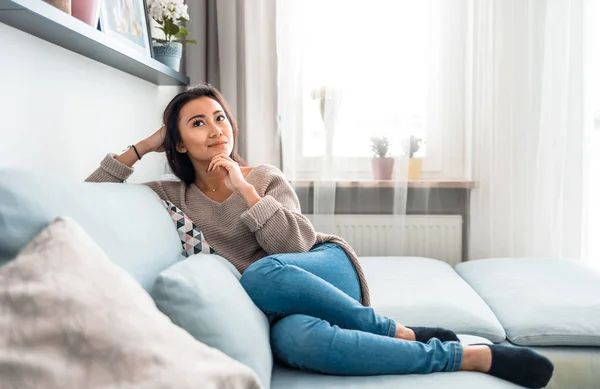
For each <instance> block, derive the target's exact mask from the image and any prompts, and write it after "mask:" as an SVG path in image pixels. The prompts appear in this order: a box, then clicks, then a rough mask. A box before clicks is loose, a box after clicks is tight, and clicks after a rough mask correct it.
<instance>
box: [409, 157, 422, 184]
mask: <svg viewBox="0 0 600 389" xmlns="http://www.w3.org/2000/svg"><path fill="white" fill-rule="evenodd" d="M422 164H423V159H422V158H410V159H409V160H408V179H409V180H411V181H416V180H420V179H421V166H422Z"/></svg>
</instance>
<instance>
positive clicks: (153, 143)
mask: <svg viewBox="0 0 600 389" xmlns="http://www.w3.org/2000/svg"><path fill="white" fill-rule="evenodd" d="M165 132H166V129H165V126H162V127H161V128H159V129H158V131H156V132H155V133H154V134H152V135H150V136H149V137H147V138H146V139H144V140H143V141H141V142H140V143H141V144H143V145H144V147H143V148H144V153H149V152H155V153H162V152H164V151H165V148H164V140H165Z"/></svg>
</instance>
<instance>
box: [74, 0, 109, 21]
mask: <svg viewBox="0 0 600 389" xmlns="http://www.w3.org/2000/svg"><path fill="white" fill-rule="evenodd" d="M71 1H72V6H71V7H72V9H73V16H75V17H76V18H77V19H79V20H81V21H82V22H84V23H86V24H89V25H90V26H92V27H94V28H96V26H98V18H99V17H100V5H101V3H102V1H101V0H71Z"/></svg>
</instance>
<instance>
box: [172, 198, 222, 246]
mask: <svg viewBox="0 0 600 389" xmlns="http://www.w3.org/2000/svg"><path fill="white" fill-rule="evenodd" d="M162 202H163V204H164V205H165V207H166V208H167V210H168V211H169V214H170V215H171V219H173V222H174V223H175V228H177V233H178V234H179V239H181V246H182V247H183V251H182V254H183V256H184V257H189V256H190V255H194V254H198V253H204V254H214V252H215V250H213V249H212V247H210V246H209V244H208V243H207V242H206V239H204V234H202V231H200V229H199V228H198V227H197V226H196V225H195V224H194V222H193V221H192V219H190V218H189V217H188V216H187V215H186V214H185V213H183V211H182V210H181V209H179V208H177V206H176V205H175V204H173V203H172V202H170V201H166V200H162Z"/></svg>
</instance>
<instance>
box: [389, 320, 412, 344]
mask: <svg viewBox="0 0 600 389" xmlns="http://www.w3.org/2000/svg"><path fill="white" fill-rule="evenodd" d="M394 338H397V339H403V340H412V341H414V340H417V338H416V337H415V332H414V331H413V330H411V329H410V328H407V327H405V326H403V325H402V324H400V323H396V334H395V335H394Z"/></svg>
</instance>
